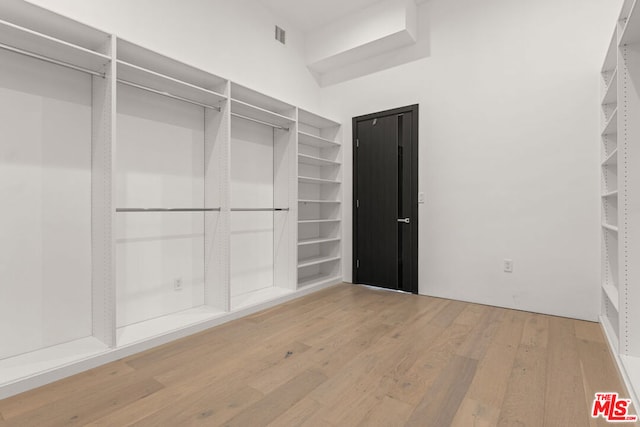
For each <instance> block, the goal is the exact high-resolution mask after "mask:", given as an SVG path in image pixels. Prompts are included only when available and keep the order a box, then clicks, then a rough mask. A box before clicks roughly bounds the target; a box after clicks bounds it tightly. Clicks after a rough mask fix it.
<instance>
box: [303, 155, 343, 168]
mask: <svg viewBox="0 0 640 427" xmlns="http://www.w3.org/2000/svg"><path fill="white" fill-rule="evenodd" d="M298 161H299V162H300V163H303V164H305V165H312V166H340V162H336V161H333V160H327V159H323V158H321V157H314V156H309V155H307V154H298Z"/></svg>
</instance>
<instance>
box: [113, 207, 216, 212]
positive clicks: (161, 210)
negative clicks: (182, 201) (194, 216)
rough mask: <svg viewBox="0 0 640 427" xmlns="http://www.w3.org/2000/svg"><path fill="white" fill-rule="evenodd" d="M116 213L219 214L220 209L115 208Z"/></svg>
mask: <svg viewBox="0 0 640 427" xmlns="http://www.w3.org/2000/svg"><path fill="white" fill-rule="evenodd" d="M116 212H220V208H117V209H116Z"/></svg>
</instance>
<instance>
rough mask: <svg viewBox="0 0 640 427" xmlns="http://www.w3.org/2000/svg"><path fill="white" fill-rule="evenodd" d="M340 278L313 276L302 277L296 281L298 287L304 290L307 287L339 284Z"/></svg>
mask: <svg viewBox="0 0 640 427" xmlns="http://www.w3.org/2000/svg"><path fill="white" fill-rule="evenodd" d="M341 281H342V278H341V277H339V276H336V275H332V274H322V273H320V274H315V275H313V276H308V277H302V278H300V279H299V280H298V287H299V288H305V287H307V286H313V285H319V284H321V283H328V282H341Z"/></svg>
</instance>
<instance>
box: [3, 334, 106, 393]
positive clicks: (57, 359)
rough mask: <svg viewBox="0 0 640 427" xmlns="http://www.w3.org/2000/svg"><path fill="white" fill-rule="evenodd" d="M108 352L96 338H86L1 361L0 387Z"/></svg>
mask: <svg viewBox="0 0 640 427" xmlns="http://www.w3.org/2000/svg"><path fill="white" fill-rule="evenodd" d="M108 350H109V348H108V347H107V346H106V345H105V344H104V343H102V342H100V341H99V340H97V339H96V338H93V337H87V338H82V339H78V340H75V341H71V342H67V343H64V344H58V345H56V346H53V347H47V348H43V349H41V350H37V351H32V352H29V353H25V354H22V355H19V356H14V357H10V358H8V359H2V360H0V386H2V385H4V384H8V383H11V382H14V381H18V380H20V379H22V378H27V377H30V376H32V375H33V374H34V373H35V372H46V371H49V370H51V369H54V368H60V367H61V366H65V365H68V364H72V363H76V362H80V361H82V360H86V359H90V358H92V357H94V356H98V355H100V354H103V353H105V352H107V351H108Z"/></svg>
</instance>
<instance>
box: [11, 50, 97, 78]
mask: <svg viewBox="0 0 640 427" xmlns="http://www.w3.org/2000/svg"><path fill="white" fill-rule="evenodd" d="M0 49H4V50H8V51H10V52H14V53H17V54H20V55H24V56H29V57H31V58H35V59H39V60H41V61H45V62H50V63H52V64H56V65H60V66H62V67H66V68H71V69H72V70H76V71H82V72H83V73H87V74H91V75H92V76H98V77H102V78H105V75H104V73H99V72H97V71H93V70H90V69H88V68H84V67H80V66H78V65H73V64H69V63H68V62H64V61H58V60H57V59H53V58H49V57H47V56H42V55H38V54H37V53H33V52H29V51H28V50H22V49H18V48H17V47H13V46H9V45H6V44H4V43H0Z"/></svg>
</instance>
